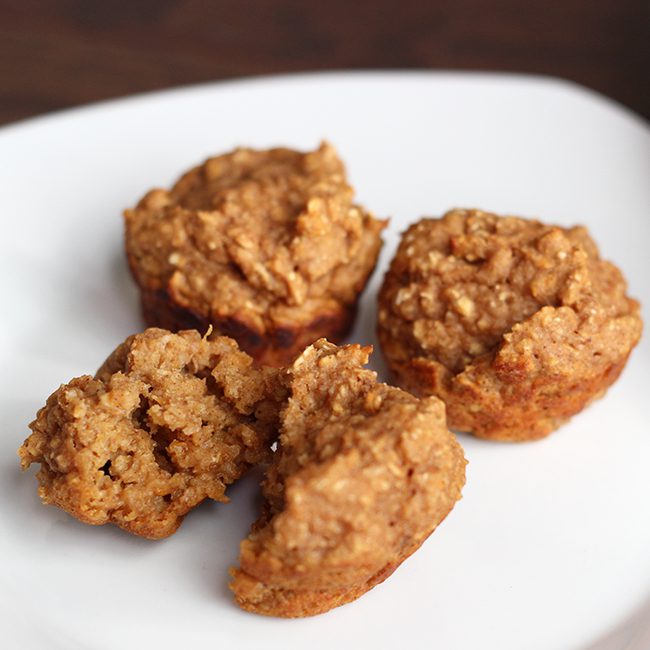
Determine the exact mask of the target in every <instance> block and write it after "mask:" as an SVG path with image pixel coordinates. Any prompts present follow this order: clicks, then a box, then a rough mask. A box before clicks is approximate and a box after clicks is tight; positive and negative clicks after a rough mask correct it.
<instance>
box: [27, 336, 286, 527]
mask: <svg viewBox="0 0 650 650" xmlns="http://www.w3.org/2000/svg"><path fill="white" fill-rule="evenodd" d="M277 375H278V371H277V370H275V369H272V368H264V369H256V368H253V367H252V359H251V358H250V357H249V356H248V355H247V354H245V353H243V352H240V351H239V350H238V348H237V345H236V343H235V342H234V341H232V340H230V339H228V338H224V337H220V338H215V339H213V340H211V341H207V340H205V339H202V338H201V336H200V335H199V333H198V332H196V331H186V332H181V333H179V334H172V333H170V332H166V331H164V330H160V329H149V330H146V331H145V332H144V333H142V334H137V335H135V336H131V337H130V338H128V339H127V340H126V341H125V342H124V343H123V344H121V345H120V346H119V347H118V348H117V349H116V350H115V351H114V352H113V354H111V356H110V357H109V358H108V359H107V360H106V362H105V363H104V365H103V366H102V367H101V368H100V370H99V371H98V372H97V375H96V376H95V377H90V376H83V377H79V378H76V379H73V380H72V381H71V382H70V383H68V384H65V385H63V386H61V387H60V388H59V389H58V390H56V391H55V392H54V393H53V394H52V395H51V396H50V397H49V399H48V400H47V404H46V405H45V406H44V407H43V408H42V409H41V410H40V411H39V412H38V414H37V417H36V420H35V421H34V422H32V423H31V424H30V428H31V430H32V434H31V435H30V436H29V438H27V440H26V441H25V443H24V444H23V446H22V447H21V448H20V450H19V452H18V453H19V456H20V458H21V463H22V466H23V469H26V468H27V467H29V466H30V465H31V464H32V463H40V465H41V467H40V470H39V472H38V474H37V478H38V482H39V485H40V487H39V494H40V496H41V499H42V500H43V502H44V503H50V504H54V505H57V506H59V507H60V508H62V509H63V510H65V511H66V512H68V513H70V514H71V515H73V516H74V517H76V518H77V519H79V520H80V521H83V522H85V523H87V524H105V523H108V522H110V523H113V524H117V525H118V526H120V527H121V528H124V529H125V530H127V531H129V532H131V533H134V534H136V535H141V536H142V537H148V538H151V539H157V538H161V537H166V536H168V535H171V534H172V533H173V532H174V531H175V530H176V529H177V528H178V526H179V525H180V523H181V521H182V519H183V517H184V515H185V514H186V513H187V512H188V511H189V510H191V509H192V508H193V507H194V506H196V505H197V504H199V503H200V502H201V501H203V500H204V499H206V498H210V499H214V500H216V501H227V498H226V496H225V490H226V486H227V485H229V484H230V483H232V482H233V481H235V480H236V479H237V478H239V477H240V476H241V475H242V474H243V473H244V472H245V471H246V469H248V468H249V467H250V466H251V465H255V464H257V463H259V462H262V461H264V460H267V459H268V458H269V456H270V446H271V444H272V443H273V441H274V438H275V436H276V432H277V427H278V424H277V418H278V411H279V404H280V403H281V400H282V399H283V398H284V395H283V392H282V391H283V388H282V384H281V383H280V382H278V380H277Z"/></svg>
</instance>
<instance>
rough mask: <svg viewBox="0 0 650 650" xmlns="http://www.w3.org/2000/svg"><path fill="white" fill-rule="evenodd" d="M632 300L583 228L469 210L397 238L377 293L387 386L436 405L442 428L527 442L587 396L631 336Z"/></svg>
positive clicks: (635, 319) (609, 378)
mask: <svg viewBox="0 0 650 650" xmlns="http://www.w3.org/2000/svg"><path fill="white" fill-rule="evenodd" d="M641 329H642V323H641V318H640V315H639V304H638V303H637V302H636V301H635V300H633V299H631V298H629V297H628V296H627V295H626V283H625V280H624V279H623V276H622V274H621V272H620V271H619V269H618V268H617V267H616V266H614V265H613V264H611V263H610V262H606V261H604V260H602V259H601V258H600V256H599V253H598V249H597V247H596V245H595V244H594V242H593V240H592V239H591V237H590V236H589V234H588V233H587V231H586V230H585V228H583V227H574V228H568V229H566V228H560V227H557V226H547V225H545V224H542V223H539V222H538V221H530V220H525V219H520V218H517V217H499V216H497V215H494V214H489V213H486V212H482V211H480V210H452V211H451V212H448V213H447V214H446V215H444V217H442V218H441V219H422V220H421V221H420V222H418V223H417V224H415V225H413V226H411V227H410V228H409V229H408V230H407V231H406V233H405V234H404V236H403V238H402V241H401V243H400V246H399V249H398V251H397V254H396V255H395V258H394V259H393V261H392V263H391V266H390V269H389V271H388V273H387V274H386V277H385V279H384V283H383V287H382V289H381V292H380V296H379V323H378V334H379V340H380V343H381V346H382V349H383V352H384V356H385V357H386V360H387V362H388V364H389V366H390V367H391V369H392V370H393V371H394V373H395V375H396V378H397V380H398V383H399V384H400V385H402V386H404V387H405V388H407V389H408V390H411V391H413V392H414V393H415V394H418V395H437V396H438V397H440V398H442V399H443V400H444V401H445V403H446V405H447V417H448V422H449V426H450V427H451V428H453V429H457V430H461V431H469V432H472V433H474V434H475V435H477V436H479V437H482V438H491V439H495V440H532V439H535V438H541V437H543V436H546V435H547V434H548V433H550V432H551V431H553V430H554V429H556V428H557V427H558V426H559V425H560V424H561V423H562V422H563V421H565V420H566V419H567V418H570V417H571V416H572V415H574V414H575V413H578V412H579V411H581V410H582V409H583V408H584V407H585V406H586V405H587V404H588V403H589V402H591V401H592V400H593V399H595V398H596V397H599V396H600V395H602V394H603V393H604V391H605V390H606V389H607V388H608V387H609V386H610V385H611V384H612V383H613V382H614V381H615V380H616V378H617V377H618V376H619V374H620V373H621V371H622V370H623V367H624V366H625V363H626V361H627V358H628V356H629V354H630V352H631V350H632V348H633V347H634V346H635V345H636V343H637V342H638V340H639V337H640V335H641Z"/></svg>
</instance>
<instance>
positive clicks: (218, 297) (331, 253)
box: [125, 144, 385, 365]
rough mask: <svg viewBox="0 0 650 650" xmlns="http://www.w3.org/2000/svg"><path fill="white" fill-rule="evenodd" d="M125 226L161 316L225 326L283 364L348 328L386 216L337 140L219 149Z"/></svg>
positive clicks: (154, 310)
mask: <svg viewBox="0 0 650 650" xmlns="http://www.w3.org/2000/svg"><path fill="white" fill-rule="evenodd" d="M125 224H126V250H127V256H128V259H129V264H130V267H131V271H132V273H133V276H134V278H135V280H136V282H137V284H138V285H139V287H140V289H141V292H142V303H143V308H144V314H145V318H146V319H147V320H148V322H149V324H151V325H158V326H162V327H167V328H169V329H179V328H180V327H203V329H205V328H206V327H207V324H208V323H210V324H213V325H214V326H215V328H216V331H217V332H221V333H223V334H227V335H229V336H232V337H233V338H235V339H237V341H238V342H239V344H240V346H241V347H242V348H243V349H245V350H246V351H247V352H249V353H250V354H252V355H253V356H254V357H255V358H256V359H257V360H258V361H259V362H263V363H269V364H271V365H280V364H281V363H282V362H289V361H290V360H292V359H293V358H294V357H295V356H296V355H297V354H298V352H299V351H301V350H302V349H303V348H304V347H305V345H307V344H309V343H311V342H312V341H313V340H315V339H316V338H318V337H319V336H330V337H331V338H334V339H340V338H341V337H342V336H344V335H345V334H346V333H347V331H348V329H349V327H350V325H351V322H352V319H353V316H354V310H355V306H356V302H357V299H358V296H359V293H360V292H361V291H362V289H363V287H364V285H365V283H366V281H367V279H368V276H369V275H370V273H371V271H372V269H373V268H374V266H375V263H376V260H377V255H378V253H379V249H380V246H381V239H380V232H381V230H382V228H383V227H384V226H385V222H384V221H380V220H377V219H375V218H374V217H373V216H372V215H371V214H370V213H368V212H367V211H365V210H364V209H363V208H362V207H360V206H358V205H355V204H354V203H353V191H352V188H351V187H350V185H349V184H348V183H347V181H346V178H345V170H344V167H343V164H342V162H341V160H340V159H339V158H338V156H337V155H336V152H335V150H334V149H333V148H332V147H331V146H330V145H328V144H323V145H321V147H320V148H319V149H317V150H316V151H313V152H309V153H301V152H298V151H293V150H290V149H271V150H266V151H257V150H253V149H243V148H242V149H237V150H235V151H234V152H232V153H228V154H224V155H221V156H217V157H215V158H211V159H209V160H207V161H206V162H205V163H204V164H203V165H200V166H199V167H196V168H194V169H192V170H190V171H189V172H187V173H186V174H185V175H184V176H183V177H182V178H181V179H180V180H179V181H178V182H177V183H176V185H174V187H173V188H172V189H171V190H170V191H167V190H162V189H157V190H153V191H151V192H149V193H148V194H147V195H146V196H145V197H144V198H143V199H142V200H141V201H140V203H139V204H138V205H137V207H136V208H135V209H133V210H127V211H126V212H125Z"/></svg>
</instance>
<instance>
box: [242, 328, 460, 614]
mask: <svg viewBox="0 0 650 650" xmlns="http://www.w3.org/2000/svg"><path fill="white" fill-rule="evenodd" d="M370 350H371V348H361V347H359V346H358V345H349V346H345V347H342V348H337V347H336V346H335V345H333V344H331V343H328V342H327V341H324V340H320V341H317V342H316V343H315V344H314V345H312V346H310V347H309V348H307V350H306V351H305V352H304V353H303V354H302V355H301V356H300V357H298V359H297V360H296V361H295V363H294V364H293V366H292V367H291V368H289V370H288V384H289V400H288V403H287V406H286V408H285V409H284V411H283V412H282V414H281V426H282V429H281V434H280V440H279V446H278V451H277V452H276V453H275V454H274V457H273V461H272V464H271V466H270V468H269V470H268V472H267V475H266V478H265V481H264V484H263V493H264V497H265V504H264V509H263V513H262V516H261V517H260V519H259V520H258V521H257V522H256V524H254V526H253V529H252V532H251V534H250V535H249V537H248V539H246V540H244V541H243V542H242V544H241V549H240V550H241V553H240V568H238V569H233V570H232V571H231V573H232V575H233V578H234V579H233V581H232V583H231V585H230V586H231V589H232V590H233V592H234V594H235V599H236V601H237V603H238V604H239V605H240V606H241V607H242V608H243V609H246V610H249V611H251V612H256V613H258V614H266V615H270V616H283V617H297V616H311V615H314V614H319V613H322V612H325V611H327V610H329V609H331V608H333V607H336V606H338V605H342V604H343V603H347V602H349V601H351V600H354V599H356V598H358V597H359V596H361V595H362V594H364V593H365V592H366V591H368V590H369V589H371V588H372V587H374V586H375V585H377V584H378V583H380V582H382V581H383V580H385V579H386V578H387V577H388V576H390V574H391V573H392V572H393V571H394V570H395V569H396V568H397V567H398V566H399V564H400V563H401V562H403V561H404V560H405V559H406V558H407V557H408V556H409V555H411V553H413V552H414V551H415V550H416V549H417V548H418V547H419V546H420V545H421V544H422V542H423V541H424V540H425V539H426V538H427V537H428V536H429V535H430V534H431V533H432V532H433V530H434V529H435V528H436V526H437V525H438V524H439V523H440V522H441V521H442V520H443V519H444V518H445V517H446V515H447V514H448V513H449V511H450V510H451V509H452V507H453V506H454V504H455V503H456V501H457V500H458V499H459V498H460V491H461V488H462V486H463V484H464V482H465V459H464V457H463V450H462V449H461V447H460V445H459V444H458V443H457V441H456V439H455V437H454V436H453V435H452V434H451V433H450V432H449V431H448V430H447V427H446V424H445V408H444V405H443V403H442V402H441V401H440V400H438V399H437V398H435V397H430V398H424V399H418V398H416V397H414V396H413V395H410V394H409V393H406V392H405V391H402V390H400V389H398V388H394V387H392V386H387V385H386V384H380V383H377V381H376V375H375V373H374V372H371V371H369V370H365V369H363V368H362V366H363V365H364V364H365V363H366V362H367V360H368V355H369V353H370Z"/></svg>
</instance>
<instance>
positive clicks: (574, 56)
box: [0, 0, 650, 123]
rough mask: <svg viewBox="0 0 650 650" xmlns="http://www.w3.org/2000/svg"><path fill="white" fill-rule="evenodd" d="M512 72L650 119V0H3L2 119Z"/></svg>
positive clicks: (0, 18)
mask: <svg viewBox="0 0 650 650" xmlns="http://www.w3.org/2000/svg"><path fill="white" fill-rule="evenodd" d="M360 68H361V69H364V68H365V69H375V68H392V69H408V68H424V69H452V70H456V69H465V70H467V69H469V70H507V71H517V72H531V73H540V74H546V75H554V76H559V77H564V78H566V79H571V80H573V81H577V82H578V83H581V84H583V85H585V86H588V87H590V88H593V89H595V90H597V91H599V92H601V93H604V94H605V95H608V96H610V97H612V98H613V99H616V100H617V101H619V102H621V103H622V104H624V105H626V106H627V107H629V108H631V109H632V110H634V111H636V112H637V113H639V114H641V115H643V116H645V117H646V118H649V117H650V2H648V0H561V1H560V0H557V2H556V1H555V0H531V1H527V0H502V1H498V0H495V1H493V2H488V1H486V0H482V1H481V0H441V1H439V2H435V1H429V2H416V1H409V0H402V1H401V2H400V1H389V0H374V2H372V1H360V0H357V1H356V2H354V1H353V0H327V1H325V0H322V1H320V2H317V1H316V2H315V1H310V0H277V1H272V0H257V1H254V0H221V1H218V0H215V1H213V2H206V1H203V2H202V1H199V0H125V1H124V2H113V1H112V0H101V1H97V0H49V1H44V0H0V81H1V83H0V123H6V122H10V121H13V120H18V119H21V118H25V117H29V116H31V115H36V114H39V113H44V112H47V111H51V110H56V109H61V108H66V107H69V106H74V105H78V104H84V103H87V102H92V101H96V100H100V99H107V98H112V97H119V96H123V95H129V94H132V93H137V92H142V91H147V90H154V89H159V88H167V87H170V86H176V85H181V84H189V83H195V82H202V81H209V80H219V79H227V78H232V77H239V76H245V75H257V74H268V73H280V72H293V71H303V70H326V69H360Z"/></svg>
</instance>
